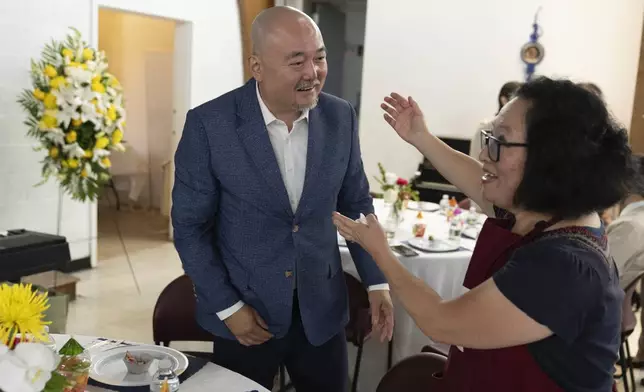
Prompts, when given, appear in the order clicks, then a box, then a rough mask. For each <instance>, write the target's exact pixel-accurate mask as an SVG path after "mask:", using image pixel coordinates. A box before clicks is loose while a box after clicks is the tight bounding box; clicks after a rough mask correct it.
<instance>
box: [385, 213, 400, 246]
mask: <svg viewBox="0 0 644 392" xmlns="http://www.w3.org/2000/svg"><path fill="white" fill-rule="evenodd" d="M388 207H390V208H389V210H388V213H387V219H385V222H384V224H383V228H384V230H385V234H386V235H387V239H388V240H389V241H391V240H393V239H394V238H395V237H396V233H397V232H398V228H399V227H400V224H401V223H402V211H400V210H398V209H396V208H395V207H394V205H393V204H392V205H391V206H388Z"/></svg>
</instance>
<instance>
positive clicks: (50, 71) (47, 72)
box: [43, 65, 58, 78]
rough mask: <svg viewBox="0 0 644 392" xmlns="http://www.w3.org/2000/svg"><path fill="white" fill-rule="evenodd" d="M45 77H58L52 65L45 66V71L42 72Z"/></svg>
mask: <svg viewBox="0 0 644 392" xmlns="http://www.w3.org/2000/svg"><path fill="white" fill-rule="evenodd" d="M43 72H44V73H45V75H47V76H49V77H50V78H55V77H56V76H57V75H58V72H57V71H56V68H54V66H53V65H47V66H46V67H45V69H44V70H43Z"/></svg>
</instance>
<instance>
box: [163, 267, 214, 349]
mask: <svg viewBox="0 0 644 392" xmlns="http://www.w3.org/2000/svg"><path fill="white" fill-rule="evenodd" d="M196 308H197V301H196V299H195V295H194V289H193V286H192V280H190V278H189V277H188V276H187V275H182V276H180V277H178V278H176V279H175V280H173V281H172V282H170V284H168V285H167V286H166V287H165V288H164V289H163V291H162V292H161V294H160V295H159V298H158V299H157V303H156V305H155V307H154V313H153V315H152V335H153V337H154V341H155V342H156V343H160V342H162V343H164V344H169V343H170V342H173V341H204V342H210V341H213V336H212V334H210V333H209V332H207V331H205V330H204V329H203V328H201V327H200V326H199V324H197V320H196Z"/></svg>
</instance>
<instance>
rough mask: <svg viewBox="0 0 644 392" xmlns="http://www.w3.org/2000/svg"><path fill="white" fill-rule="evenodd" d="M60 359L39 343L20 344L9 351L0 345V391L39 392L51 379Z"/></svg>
mask: <svg viewBox="0 0 644 392" xmlns="http://www.w3.org/2000/svg"><path fill="white" fill-rule="evenodd" d="M59 361H60V358H59V357H58V355H57V354H56V353H55V352H53V351H52V350H51V349H50V348H48V347H47V346H45V345H43V344H40V343H20V344H18V345H17V346H16V348H15V349H14V350H13V351H11V350H9V349H8V347H7V346H5V345H0V374H2V375H3V377H0V389H1V390H3V391H4V392H40V391H42V390H44V389H45V386H46V385H47V383H48V382H49V380H50V379H51V378H52V372H53V371H54V370H55V369H56V367H57V366H58V362H59Z"/></svg>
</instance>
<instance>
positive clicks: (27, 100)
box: [18, 29, 125, 201]
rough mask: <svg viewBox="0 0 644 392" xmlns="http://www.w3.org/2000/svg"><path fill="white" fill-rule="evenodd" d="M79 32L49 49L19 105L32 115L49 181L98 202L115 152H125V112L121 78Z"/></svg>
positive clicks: (30, 120) (33, 71)
mask: <svg viewBox="0 0 644 392" xmlns="http://www.w3.org/2000/svg"><path fill="white" fill-rule="evenodd" d="M72 30H73V32H74V33H73V34H70V35H68V36H67V38H66V40H65V42H58V41H53V40H52V42H51V43H50V44H48V45H46V46H45V48H44V50H43V52H42V59H40V60H39V61H34V60H32V62H31V80H32V84H33V87H32V88H31V89H28V90H25V91H24V92H23V93H22V94H21V96H20V98H19V99H18V103H20V105H21V106H22V107H23V108H24V109H25V111H26V112H27V115H28V116H27V120H26V121H25V124H26V125H27V126H28V127H29V130H28V135H29V136H31V137H34V138H36V139H38V142H39V145H38V147H37V148H36V149H37V150H45V151H47V155H46V156H45V158H44V159H43V161H42V164H43V166H42V175H43V177H44V179H43V181H42V182H41V184H42V183H44V182H46V181H47V180H48V179H49V177H51V176H56V177H57V179H58V181H59V182H60V186H61V187H62V189H63V190H64V191H65V192H66V193H68V194H70V195H71V196H72V198H73V199H75V200H80V201H86V200H89V201H92V200H95V199H96V198H97V197H98V193H99V191H100V189H101V188H102V186H103V185H104V184H105V183H106V182H108V181H109V179H110V171H109V169H110V166H111V161H110V154H111V151H113V150H116V151H123V150H124V147H123V144H122V140H123V129H124V128H125V109H124V108H123V91H122V88H121V85H120V84H119V81H118V79H116V77H115V76H113V75H111V74H110V73H108V72H107V68H108V63H107V59H106V57H105V53H104V52H97V51H95V50H94V49H92V48H90V47H89V46H88V45H87V43H85V42H84V41H82V40H81V35H80V33H79V32H78V31H77V30H75V29H72Z"/></svg>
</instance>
